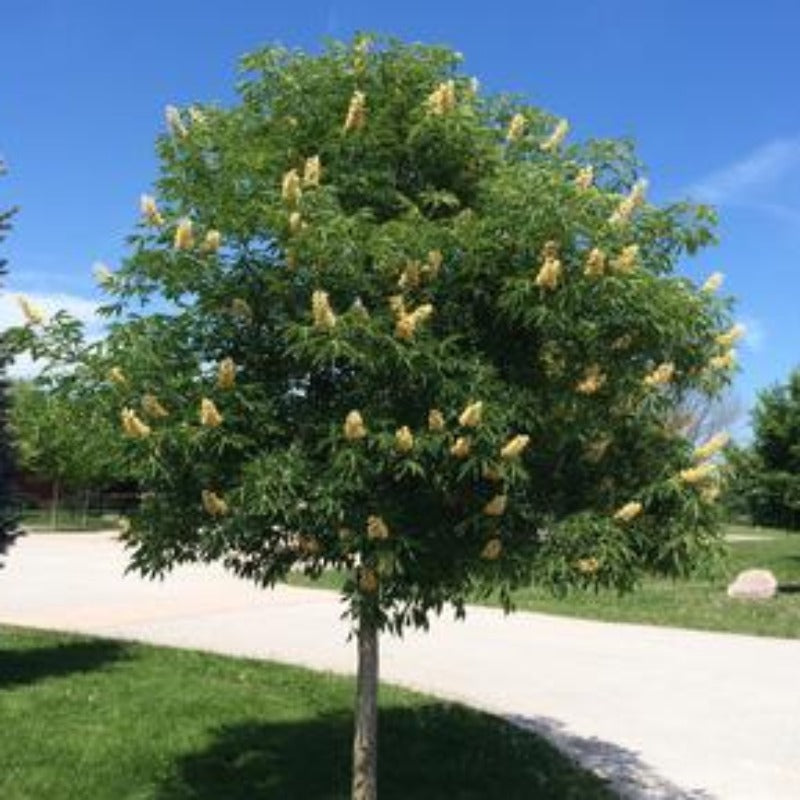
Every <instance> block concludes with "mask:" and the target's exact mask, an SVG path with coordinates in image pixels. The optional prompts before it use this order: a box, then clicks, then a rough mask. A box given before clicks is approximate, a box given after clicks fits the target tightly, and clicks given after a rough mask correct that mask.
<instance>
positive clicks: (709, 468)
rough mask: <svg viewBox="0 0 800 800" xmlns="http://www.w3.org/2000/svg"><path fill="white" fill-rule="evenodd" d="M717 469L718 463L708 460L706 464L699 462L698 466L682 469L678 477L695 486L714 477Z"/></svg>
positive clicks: (683, 481)
mask: <svg viewBox="0 0 800 800" xmlns="http://www.w3.org/2000/svg"><path fill="white" fill-rule="evenodd" d="M716 471H717V467H716V465H714V464H710V463H708V462H706V463H704V464H698V465H697V466H696V467H689V468H688V469H682V470H681V471H680V472H679V473H678V478H679V479H680V481H681V482H682V483H688V484H689V485H690V486H694V485H696V484H698V483H703V481H707V480H708V479H709V478H711V477H713V476H714V474H715V473H716Z"/></svg>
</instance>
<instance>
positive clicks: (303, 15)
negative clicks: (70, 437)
mask: <svg viewBox="0 0 800 800" xmlns="http://www.w3.org/2000/svg"><path fill="white" fill-rule="evenodd" d="M355 30H374V31H379V32H385V33H392V34H394V35H397V36H400V37H402V38H406V39H414V40H419V41H426V42H435V43H445V44H448V45H451V46H453V47H454V48H456V49H457V50H460V51H461V52H463V53H464V55H465V57H466V64H465V68H466V70H467V72H468V73H470V74H474V75H476V76H478V77H479V78H480V80H481V83H482V85H483V87H484V88H485V89H487V90H489V91H492V90H509V91H516V92H520V93H522V94H524V95H525V96H526V97H528V98H529V99H530V100H531V101H532V102H534V103H536V104H539V105H542V106H544V107H546V108H548V109H549V110H551V111H553V112H555V113H557V114H559V115H563V116H566V117H568V118H569V119H570V122H571V125H572V133H571V135H572V136H574V137H577V138H581V137H584V136H615V135H626V136H633V137H634V138H635V139H636V141H637V142H638V146H639V151H640V154H641V156H642V157H643V159H644V161H645V162H646V163H647V165H648V167H649V172H650V178H651V186H652V196H653V198H654V199H655V200H657V201H658V200H668V199H677V198H681V197H686V196H687V195H691V196H693V197H695V198H697V199H703V200H707V201H710V202H712V203H714V204H715V205H717V206H718V209H719V212H720V215H721V220H722V224H721V226H720V234H721V237H722V243H721V245H720V246H719V247H717V248H714V249H713V250H710V251H707V252H705V253H704V254H702V255H701V256H700V257H699V258H696V259H694V260H692V261H690V262H687V263H686V264H685V266H684V271H685V272H686V273H687V274H689V275H690V276H692V277H696V278H698V279H702V278H703V277H705V276H706V275H707V274H708V273H710V272H711V271H714V270H721V271H723V272H724V273H725V274H726V276H727V281H726V285H725V287H726V289H727V290H728V291H730V292H731V293H732V294H734V295H735V296H736V297H737V298H738V304H737V310H738V316H739V318H740V319H741V320H743V321H744V322H745V323H746V324H747V325H748V327H749V330H750V333H749V335H748V338H747V341H746V342H745V344H744V346H743V347H742V348H741V365H742V372H741V374H740V376H739V377H738V378H737V381H736V393H737V394H738V395H739V396H740V398H741V400H742V401H743V403H744V404H745V405H746V406H749V405H750V404H751V403H752V400H753V397H754V394H755V392H756V391H757V390H758V389H759V388H762V387H764V386H766V385H769V384H770V383H773V382H775V381H778V380H783V379H785V377H786V375H787V374H788V372H789V370H790V369H791V368H792V367H793V366H795V365H797V364H800V309H798V307H797V306H798V303H799V302H800V105H798V103H797V102H796V87H797V85H798V84H800V50H798V46H797V42H798V40H800V4H797V3H796V2H792V1H790V0H783V1H782V0H762V2H759V3H751V2H743V1H741V0H740V1H739V2H730V0H728V1H727V2H725V1H723V0H706V2H702V3H699V2H696V1H695V2H690V1H689V0H647V1H646V2H644V1H643V0H596V1H595V0H560V2H558V3H555V2H551V3H541V2H539V3H537V2H531V0H527V1H523V0H517V1H514V2H512V1H510V0H506V1H504V0H497V2H494V3H484V2H480V3H478V2H475V3H467V2H463V1H462V2H450V1H449V0H448V1H447V2H437V3H433V2H430V3H425V2H421V1H420V0H405V1H404V2H402V3H389V2H385V3H377V2H372V3H370V2H365V1H357V0H350V1H349V2H345V0H337V1H336V2H322V1H320V2H312V1H311V0H294V1H293V2H288V3H268V2H258V1H257V0H250V1H249V2H246V1H245V0H226V2H224V3H210V2H189V1H188V0H161V2H153V1H152V0H137V1H136V2H124V3H122V2H121V3H116V2H100V1H99V0H5V1H4V2H3V5H2V27H1V28H0V48H1V49H2V53H3V63H4V69H3V78H2V92H0V155H2V157H3V158H4V159H5V161H6V162H7V164H8V166H9V169H10V174H9V175H8V176H7V177H6V178H5V179H3V180H2V181H0V208H2V207H6V206H8V205H11V204H17V205H20V206H21V213H20V214H19V216H18V218H17V221H16V226H15V230H14V232H13V234H12V236H11V237H10V239H9V240H7V242H6V246H5V254H6V255H7V256H8V258H9V259H10V262H11V263H10V267H11V276H10V280H9V282H8V286H7V292H6V296H5V297H4V298H0V327H2V326H3V324H8V323H9V322H10V321H12V320H14V321H16V319H17V315H18V312H17V310H16V308H15V307H14V306H13V304H12V303H11V302H10V295H11V294H13V293H15V292H25V293H28V294H31V295H33V296H35V297H36V298H37V299H38V300H40V301H41V302H43V303H44V305H45V306H46V307H49V308H53V307H56V306H66V307H68V308H70V309H72V310H73V311H74V312H75V313H76V314H78V315H81V316H84V317H85V316H88V315H89V314H90V313H91V309H92V306H93V304H94V302H95V301H96V299H97V293H96V290H95V288H94V284H93V280H92V278H91V266H92V264H93V262H95V261H105V262H107V263H108V264H110V265H111V266H113V265H114V263H115V261H116V260H118V259H119V257H120V256H121V255H122V253H123V252H124V241H123V240H124V237H125V235H126V234H127V233H128V232H130V230H131V228H132V226H133V224H134V222H135V220H136V217H137V213H138V212H137V204H138V197H139V194H140V193H141V192H143V191H147V190H148V187H149V185H150V184H151V182H152V180H153V179H154V177H155V173H156V163H155V159H154V155H153V142H154V139H155V136H156V134H157V133H158V131H159V130H160V129H161V128H162V125H163V109H164V106H165V105H166V104H168V103H174V104H178V105H184V104H189V103H190V102H193V101H200V102H207V101H217V102H222V103H226V102H230V101H232V100H233V84H234V80H235V68H236V62H237V59H238V57H239V56H240V55H241V54H243V53H245V52H248V51H250V50H252V49H254V48H256V47H257V46H259V45H261V44H266V43H270V42H275V41H280V42H282V43H284V44H287V45H290V46H297V47H301V48H304V49H314V48H317V47H318V46H319V44H320V41H321V39H322V37H324V36H336V37H343V38H349V37H350V35H351V34H352V33H353V32H354V31H355Z"/></svg>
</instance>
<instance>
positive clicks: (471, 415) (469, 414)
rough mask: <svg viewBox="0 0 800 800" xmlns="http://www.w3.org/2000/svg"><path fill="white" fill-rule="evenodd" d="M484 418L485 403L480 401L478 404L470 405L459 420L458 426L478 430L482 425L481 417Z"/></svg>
mask: <svg viewBox="0 0 800 800" xmlns="http://www.w3.org/2000/svg"><path fill="white" fill-rule="evenodd" d="M482 416H483V403H482V402H481V401H480V400H479V401H478V402H476V403H470V404H469V405H468V406H467V407H466V408H465V409H464V410H463V411H462V412H461V416H460V417H459V418H458V424H459V425H461V426H462V427H464V428H477V427H478V425H480V424H481V417H482Z"/></svg>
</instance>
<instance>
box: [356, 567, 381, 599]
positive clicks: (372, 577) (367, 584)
mask: <svg viewBox="0 0 800 800" xmlns="http://www.w3.org/2000/svg"><path fill="white" fill-rule="evenodd" d="M358 588H359V589H360V590H361V591H362V592H364V593H365V594H375V592H377V591H378V574H377V573H376V572H375V570H374V569H371V568H369V567H363V568H362V569H361V571H360V572H359V575H358Z"/></svg>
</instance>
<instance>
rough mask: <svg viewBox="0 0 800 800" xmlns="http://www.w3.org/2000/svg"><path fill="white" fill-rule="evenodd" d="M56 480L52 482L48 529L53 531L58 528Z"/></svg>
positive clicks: (57, 488) (57, 487)
mask: <svg viewBox="0 0 800 800" xmlns="http://www.w3.org/2000/svg"><path fill="white" fill-rule="evenodd" d="M60 488H61V487H60V486H59V482H58V480H54V481H53V493H52V496H51V498H50V527H51V528H52V529H53V530H55V529H56V528H57V527H58V495H59V489H60Z"/></svg>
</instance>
